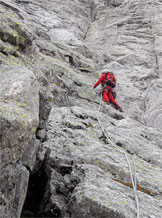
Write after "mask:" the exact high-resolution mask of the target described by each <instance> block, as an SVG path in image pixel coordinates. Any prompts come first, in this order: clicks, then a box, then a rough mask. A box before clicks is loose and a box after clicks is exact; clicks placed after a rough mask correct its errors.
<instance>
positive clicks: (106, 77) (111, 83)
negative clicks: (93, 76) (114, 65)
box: [93, 72, 116, 88]
mask: <svg viewBox="0 0 162 218" xmlns="http://www.w3.org/2000/svg"><path fill="white" fill-rule="evenodd" d="M108 81H109V84H107V85H109V86H110V87H112V88H114V87H115V85H116V79H115V76H114V75H113V73H111V72H108V74H107V73H103V74H102V75H101V77H100V78H99V80H98V81H97V82H96V83H95V85H94V86H93V88H96V87H97V86H98V85H99V84H100V83H101V85H102V86H103V85H104V84H105V83H106V82H108Z"/></svg>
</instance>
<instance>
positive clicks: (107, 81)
mask: <svg viewBox="0 0 162 218" xmlns="http://www.w3.org/2000/svg"><path fill="white" fill-rule="evenodd" d="M100 83H101V85H102V88H103V89H102V98H103V100H104V101H105V102H106V103H109V102H111V103H112V104H113V106H114V107H115V108H116V109H117V110H118V111H120V112H123V111H122V109H121V107H120V106H119V104H118V103H117V102H116V101H115V98H116V93H115V92H114V91H113V88H114V87H115V86H116V79H115V76H114V74H113V73H111V72H107V73H102V75H101V77H100V78H99V80H98V81H97V82H96V83H95V85H94V86H93V88H96V87H97V86H98V85H99V84H100Z"/></svg>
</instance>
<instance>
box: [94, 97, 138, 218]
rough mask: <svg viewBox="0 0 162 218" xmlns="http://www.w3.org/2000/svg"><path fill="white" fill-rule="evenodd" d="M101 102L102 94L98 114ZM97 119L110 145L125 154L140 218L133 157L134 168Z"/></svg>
mask: <svg viewBox="0 0 162 218" xmlns="http://www.w3.org/2000/svg"><path fill="white" fill-rule="evenodd" d="M101 102H102V94H101V98H100V104H99V107H98V110H97V112H99V111H100V108H101ZM96 117H97V120H98V123H99V125H100V127H101V129H102V131H103V133H104V134H105V136H106V138H107V140H108V141H109V143H110V144H111V145H112V146H113V147H115V148H116V150H118V151H120V152H121V153H123V154H124V156H125V158H126V161H127V164H128V168H129V173H130V177H131V182H132V186H133V191H134V197H135V202H136V208H137V218H140V208H139V200H138V196H137V184H136V180H137V179H136V168H135V163H134V160H133V158H132V157H131V160H132V166H133V167H132V166H131V163H130V161H129V158H128V154H127V152H126V151H125V150H124V149H122V148H119V147H117V146H116V145H115V144H114V143H113V142H112V140H111V139H110V138H109V136H108V134H107V132H106V131H105V129H104V127H103V126H102V123H101V120H100V118H99V116H98V113H97V115H96ZM132 168H133V169H134V176H133V173H132Z"/></svg>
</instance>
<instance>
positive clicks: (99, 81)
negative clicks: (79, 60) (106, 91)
mask: <svg viewBox="0 0 162 218" xmlns="http://www.w3.org/2000/svg"><path fill="white" fill-rule="evenodd" d="M104 76H105V74H102V76H101V77H100V78H99V80H98V81H97V82H96V83H95V84H94V86H93V88H96V87H97V86H98V85H99V84H100V83H101V82H102V80H103V79H104Z"/></svg>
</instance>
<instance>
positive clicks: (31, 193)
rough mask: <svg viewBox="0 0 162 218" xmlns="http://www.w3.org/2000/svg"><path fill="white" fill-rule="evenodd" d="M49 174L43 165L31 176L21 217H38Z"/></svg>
mask: <svg viewBox="0 0 162 218" xmlns="http://www.w3.org/2000/svg"><path fill="white" fill-rule="evenodd" d="M47 182H48V176H47V174H46V172H45V171H44V169H43V166H42V167H41V168H40V169H39V170H38V171H37V172H36V173H34V174H31V175H30V177H29V183H28V191H27V196H26V200H25V203H24V206H23V209H22V213H21V218H26V217H37V215H38V210H39V205H40V202H41V200H42V198H43V195H44V191H45V187H46V184H47Z"/></svg>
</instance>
